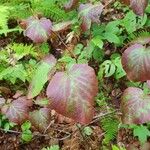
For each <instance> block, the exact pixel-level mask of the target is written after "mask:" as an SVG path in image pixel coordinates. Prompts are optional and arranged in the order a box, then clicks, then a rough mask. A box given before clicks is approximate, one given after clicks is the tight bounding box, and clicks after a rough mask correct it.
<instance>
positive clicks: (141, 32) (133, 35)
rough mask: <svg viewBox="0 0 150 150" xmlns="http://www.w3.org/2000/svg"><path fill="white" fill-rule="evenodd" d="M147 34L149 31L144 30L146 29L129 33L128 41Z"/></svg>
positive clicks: (148, 34) (149, 34) (149, 33)
mask: <svg viewBox="0 0 150 150" xmlns="http://www.w3.org/2000/svg"><path fill="white" fill-rule="evenodd" d="M147 36H150V32H149V31H146V30H143V31H139V32H136V33H132V34H130V35H129V37H128V41H129V42H130V41H133V40H135V39H137V38H138V37H147Z"/></svg>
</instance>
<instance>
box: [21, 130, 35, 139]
mask: <svg viewBox="0 0 150 150" xmlns="http://www.w3.org/2000/svg"><path fill="white" fill-rule="evenodd" d="M32 138H33V134H32V132H31V131H30V130H26V131H25V132H23V133H22V135H21V139H22V140H23V141H24V142H30V141H31V140H32Z"/></svg>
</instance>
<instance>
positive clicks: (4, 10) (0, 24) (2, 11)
mask: <svg viewBox="0 0 150 150" xmlns="http://www.w3.org/2000/svg"><path fill="white" fill-rule="evenodd" d="M10 9H12V8H11V7H8V6H3V5H0V29H5V30H6V29H8V25H7V23H8V19H9V13H10Z"/></svg>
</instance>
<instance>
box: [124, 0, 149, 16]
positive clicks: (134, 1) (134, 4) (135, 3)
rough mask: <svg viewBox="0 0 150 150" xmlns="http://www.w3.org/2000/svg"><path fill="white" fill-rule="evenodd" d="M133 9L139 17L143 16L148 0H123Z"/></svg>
mask: <svg viewBox="0 0 150 150" xmlns="http://www.w3.org/2000/svg"><path fill="white" fill-rule="evenodd" d="M122 1H123V2H124V3H126V4H127V5H130V7H131V8H132V9H133V11H134V12H135V13H136V14H137V15H143V14H144V10H145V8H146V7H147V5H148V0H122Z"/></svg>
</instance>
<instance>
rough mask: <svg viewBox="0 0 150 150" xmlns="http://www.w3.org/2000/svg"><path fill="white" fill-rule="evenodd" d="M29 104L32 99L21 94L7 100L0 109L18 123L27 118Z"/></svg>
mask: <svg viewBox="0 0 150 150" xmlns="http://www.w3.org/2000/svg"><path fill="white" fill-rule="evenodd" d="M31 105H32V101H29V100H27V99H26V97H25V96H22V97H19V98H18V99H16V100H13V101H10V102H9V103H8V102H7V103H6V104H5V105H3V107H2V109H1V111H2V113H3V114H5V115H6V117H7V118H8V119H9V120H10V121H12V122H14V123H18V124H20V123H22V122H23V121H25V120H26V119H27V118H28V111H29V106H31Z"/></svg>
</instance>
